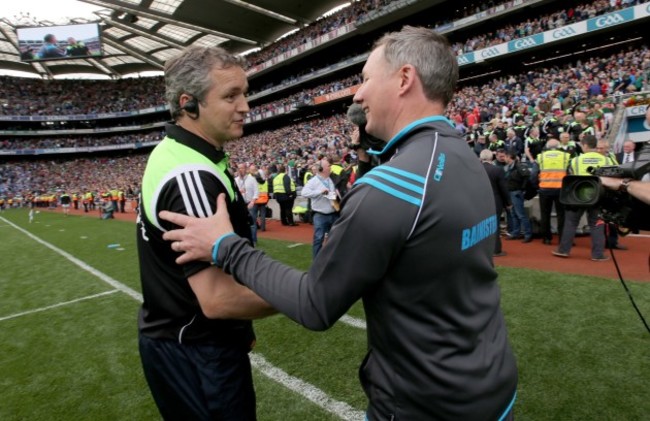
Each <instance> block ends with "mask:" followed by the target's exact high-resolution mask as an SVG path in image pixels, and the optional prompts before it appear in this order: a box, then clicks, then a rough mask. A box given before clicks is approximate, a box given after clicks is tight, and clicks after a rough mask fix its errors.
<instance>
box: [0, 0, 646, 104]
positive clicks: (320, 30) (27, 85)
mask: <svg viewBox="0 0 650 421" xmlns="http://www.w3.org/2000/svg"><path fill="white" fill-rule="evenodd" d="M395 2H396V1H395V0H392V1H391V0H362V1H359V2H355V3H353V5H352V6H351V7H348V8H345V9H343V10H341V11H339V12H337V13H335V14H332V15H331V16H329V17H326V18H323V19H320V20H318V21H316V22H314V23H313V24H312V25H310V26H308V27H306V28H303V29H301V30H299V31H297V32H295V33H293V34H292V35H290V36H288V37H285V38H284V39H282V40H280V41H278V42H275V43H273V44H272V45H270V46H269V47H267V48H265V49H263V50H261V51H259V52H257V53H253V54H250V55H248V56H247V57H246V59H247V60H248V62H249V63H250V64H251V65H254V64H259V63H262V62H264V61H267V60H268V59H269V58H270V57H274V56H277V55H278V54H280V53H282V52H286V51H289V50H291V49H293V48H295V47H297V46H298V45H301V44H304V43H306V42H307V41H309V40H312V39H314V38H317V37H318V36H321V35H323V34H325V33H328V32H331V31H332V30H334V29H336V28H338V27H340V26H342V25H345V24H347V23H351V22H355V21H357V20H359V19H361V17H363V16H364V15H365V14H367V13H368V12H369V11H370V10H376V9H378V8H381V7H386V6H388V5H390V4H391V3H395ZM510 3H512V1H510V2H488V3H480V4H479V5H476V6H474V5H473V4H472V5H470V6H468V7H466V8H463V9H462V10H458V11H457V12H456V14H457V17H458V18H461V17H463V16H467V15H469V14H470V13H472V12H474V11H475V12H476V13H479V12H482V11H489V12H492V13H495V12H496V11H498V10H500V9H499V8H498V6H501V5H508V4H510ZM637 3H643V1H641V0H596V1H592V2H585V3H579V4H577V5H575V6H572V7H568V8H564V9H560V10H557V11H555V12H553V13H550V14H547V15H543V16H540V17H538V18H534V19H527V20H526V21H524V22H520V23H518V24H510V25H506V26H504V27H502V28H500V29H498V30H495V31H489V32H487V33H484V34H481V35H479V36H475V37H470V38H469V39H465V40H462V41H453V39H454V33H451V34H450V37H451V39H452V47H453V48H454V49H455V50H456V51H457V53H458V54H463V53H466V52H470V51H475V50H477V49H480V48H485V47H488V46H491V45H496V44H499V43H502V42H507V41H509V40H512V39H516V38H521V37H525V36H528V35H532V34H535V33H539V32H542V31H545V30H548V29H552V28H556V27H558V26H562V25H567V24H571V23H574V22H578V21H581V20H585V19H589V18H591V17H594V16H598V15H601V14H604V13H608V12H611V11H614V10H619V9H621V8H625V7H630V6H632V5H634V4H637ZM445 22H446V21H442V20H441V21H439V22H435V23H433V24H431V25H430V26H431V27H437V26H440V25H441V24H444V23H445ZM312 70H313V69H312ZM301 74H304V72H302V73H300V72H299V73H297V74H295V75H292V76H290V77H288V78H287V79H285V80H283V81H280V82H279V83H278V84H276V86H277V85H282V84H287V83H291V81H292V80H295V78H296V77H298V76H300V75H301ZM0 84H1V85H2V86H3V87H6V91H5V92H6V93H5V98H3V101H2V103H1V104H0V115H9V116H13V115H71V114H73V115H74V114H101V113H113V112H124V111H134V110H140V109H144V108H150V107H159V106H163V105H164V104H165V100H164V95H163V94H162V92H164V89H163V81H162V78H161V77H151V78H137V79H121V80H114V81H102V83H101V84H98V83H95V82H94V81H84V80H74V81H72V80H50V81H42V80H30V79H24V78H11V77H5V76H0ZM352 84H354V77H350V78H346V79H344V80H341V81H336V82H332V83H328V84H324V85H320V86H317V87H315V88H310V89H308V90H306V91H303V92H299V93H296V94H293V95H291V96H290V97H288V98H283V99H281V100H278V101H274V102H271V103H266V104H262V105H258V106H256V107H253V108H254V109H253V110H252V111H251V115H255V114H261V113H264V112H267V111H274V110H281V109H284V108H285V107H286V106H287V105H291V104H295V103H301V102H305V101H309V99H310V98H311V97H313V96H314V94H316V95H319V94H321V95H322V94H323V93H327V92H333V91H335V90H337V89H339V88H341V87H346V86H350V85H352ZM44 85H45V86H44ZM268 88H269V86H265V87H264V89H268ZM25 98H30V100H29V101H27V100H26V99H25Z"/></svg>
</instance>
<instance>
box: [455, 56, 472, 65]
mask: <svg viewBox="0 0 650 421" xmlns="http://www.w3.org/2000/svg"><path fill="white" fill-rule="evenodd" d="M469 63H470V61H469V59H468V58H467V56H465V55H464V54H463V55H462V56H458V65H459V66H464V65H465V64H469Z"/></svg>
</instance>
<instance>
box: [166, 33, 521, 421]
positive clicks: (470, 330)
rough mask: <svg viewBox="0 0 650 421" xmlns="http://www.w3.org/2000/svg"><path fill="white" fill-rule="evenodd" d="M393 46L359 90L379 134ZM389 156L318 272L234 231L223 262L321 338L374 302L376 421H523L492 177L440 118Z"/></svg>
mask: <svg viewBox="0 0 650 421" xmlns="http://www.w3.org/2000/svg"><path fill="white" fill-rule="evenodd" d="M405 31H406V33H405ZM409 31H410V32H409ZM422 31H426V33H423V32H422ZM428 33H431V34H434V33H433V32H431V31H430V30H426V29H424V28H410V29H409V28H405V29H404V30H402V31H401V32H400V33H397V37H398V38H399V36H400V35H402V34H404V35H405V36H404V39H407V40H408V39H409V36H411V37H412V36H415V37H418V36H420V37H424V38H426V39H427V40H428V37H430V36H431V35H429V34H428ZM391 35H392V34H389V35H388V36H389V37H390V36H391ZM434 35H435V37H434V38H435V40H436V41H438V37H439V38H441V37H440V36H438V35H437V34H434ZM380 42H381V41H380ZM388 48H389V47H388V46H387V45H386V44H383V45H381V44H380V47H378V48H376V49H375V50H374V52H373V53H372V54H373V55H374V54H375V52H377V53H378V55H375V56H373V55H371V57H370V58H369V59H368V63H367V65H366V67H364V85H365V84H367V90H366V91H364V87H362V88H361V89H360V91H359V93H358V94H357V96H355V101H359V102H361V103H362V105H364V104H367V108H368V111H367V113H368V116H369V119H368V125H367V130H368V131H369V132H371V130H370V129H373V130H375V131H376V132H378V133H381V128H380V127H379V126H378V125H379V124H383V121H378V120H372V113H373V112H374V111H373V110H378V109H379V107H381V106H382V105H383V104H379V103H374V102H373V101H372V97H373V96H372V92H373V91H372V89H383V88H380V87H374V88H373V83H379V82H380V81H381V77H380V76H378V75H377V74H376V73H374V72H373V69H374V67H373V66H375V67H376V66H378V64H377V63H379V64H381V63H382V62H381V60H382V57H381V54H382V53H383V50H384V49H388ZM385 54H386V55H388V52H386V53H385ZM452 57H453V56H452ZM382 74H383V73H382ZM383 77H393V76H383ZM397 77H401V76H399V75H398V76H397ZM408 77H412V74H411V76H406V75H405V76H403V78H404V79H406V78H408ZM375 78H376V79H379V80H377V81H376V82H373V80H374V79H375ZM366 79H367V81H365V80H366ZM411 82H412V81H411ZM411 82H407V83H411ZM389 83H390V81H389ZM382 85H385V83H384V82H383V81H382ZM396 89H397V88H396ZM399 89H401V88H399ZM366 101H367V103H366ZM375 118H376V117H375ZM379 155H380V158H381V159H382V162H383V164H382V165H379V166H377V167H375V168H374V169H372V170H371V171H370V172H368V173H367V174H365V175H364V176H363V177H362V178H361V179H359V180H358V181H357V183H356V185H355V187H354V188H353V189H352V190H351V191H350V192H349V193H348V195H347V196H346V197H345V199H344V201H343V203H342V210H341V217H340V219H339V220H338V222H337V223H336V224H335V225H334V227H333V228H332V230H331V232H330V236H329V241H328V243H327V244H326V245H325V246H324V247H323V248H322V249H321V251H320V253H319V254H318V256H317V257H316V258H315V260H314V262H313V265H312V267H311V269H310V270H309V271H308V272H307V273H302V272H299V271H297V270H295V269H292V268H290V267H289V266H286V265H283V264H281V263H278V262H276V261H274V260H272V259H270V258H269V257H267V256H265V255H264V254H263V252H261V251H259V250H255V249H253V248H252V247H250V246H249V245H248V243H247V241H246V240H244V239H240V238H239V237H237V236H235V235H231V234H225V235H220V236H219V238H218V239H217V241H216V244H215V248H216V250H215V251H216V259H215V263H216V265H217V266H219V267H222V268H223V269H224V270H225V271H226V272H227V273H231V274H233V276H234V278H235V279H236V280H237V281H238V282H240V283H242V284H244V285H246V286H248V287H249V288H251V289H252V290H253V291H254V292H256V293H257V294H258V295H259V296H260V297H262V298H263V299H264V300H266V301H267V302H268V303H269V304H271V305H272V306H273V307H274V308H275V309H276V310H278V311H279V312H281V313H284V314H285V315H287V316H288V317H290V318H291V319H293V320H295V321H296V322H298V323H300V324H302V325H304V326H305V327H307V328H309V329H313V330H323V329H327V328H329V327H330V326H332V324H334V323H335V322H336V321H337V320H338V319H339V318H340V317H341V316H343V315H344V314H345V312H346V311H347V310H348V309H349V308H350V306H352V305H353V304H354V303H355V302H356V301H357V300H358V299H359V298H361V299H362V300H363V305H364V308H365V312H366V320H367V329H368V354H367V356H366V358H365V360H364V362H363V364H362V367H361V369H360V378H361V383H362V385H363V388H364V390H365V392H366V395H367V396H368V399H369V406H368V409H367V418H368V419H369V420H371V421H374V420H407V421H412V420H416V421H419V420H423V421H424V420H436V419H455V420H503V419H510V418H512V406H513V403H514V399H515V395H516V388H517V368H516V363H515V358H514V355H513V353H512V350H511V348H510V345H509V343H508V337H507V331H506V327H505V323H504V319H503V315H502V313H501V310H500V308H499V300H500V292H499V287H498V284H497V282H496V278H497V274H496V272H495V270H494V267H493V263H492V252H493V250H494V242H495V236H496V235H497V234H498V219H497V216H496V211H495V204H494V198H493V195H492V190H491V187H490V183H489V180H488V178H487V175H486V173H485V170H484V169H483V168H482V166H481V164H480V162H479V161H478V160H477V159H476V156H475V155H474V154H473V152H472V151H471V150H469V149H468V148H467V145H466V144H465V142H463V141H462V140H461V138H460V137H459V135H458V133H457V132H456V130H455V129H454V127H453V124H451V122H449V120H447V119H446V118H444V117H442V116H440V115H430V116H425V117H422V118H419V119H416V120H412V121H411V122H410V124H408V125H405V126H402V129H401V130H400V131H399V132H397V133H396V134H394V135H393V136H392V137H390V141H389V142H388V143H387V144H386V146H385V148H384V149H383V150H382V151H380V152H379ZM177 222H180V221H178V220H177ZM181 225H186V224H185V223H181ZM186 231H187V230H186ZM224 232H226V231H224ZM215 233H216V231H215ZM214 238H216V237H213V238H212V240H214ZM171 239H180V237H177V238H171ZM182 240H183V243H185V242H186V240H187V238H183V239H182ZM187 242H188V243H189V241H187ZM177 250H179V251H180V250H181V247H180V246H179V247H178V248H177ZM183 250H185V249H184V248H183Z"/></svg>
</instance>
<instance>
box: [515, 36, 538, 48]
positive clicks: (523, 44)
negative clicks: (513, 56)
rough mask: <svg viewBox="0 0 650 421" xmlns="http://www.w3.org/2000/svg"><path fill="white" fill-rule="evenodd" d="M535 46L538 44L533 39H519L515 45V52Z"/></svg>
mask: <svg viewBox="0 0 650 421" xmlns="http://www.w3.org/2000/svg"><path fill="white" fill-rule="evenodd" d="M535 45H537V43H536V42H535V40H534V39H533V38H524V39H518V40H517V41H515V43H514V44H513V46H514V47H515V50H523V49H524V48H530V47H534V46H535Z"/></svg>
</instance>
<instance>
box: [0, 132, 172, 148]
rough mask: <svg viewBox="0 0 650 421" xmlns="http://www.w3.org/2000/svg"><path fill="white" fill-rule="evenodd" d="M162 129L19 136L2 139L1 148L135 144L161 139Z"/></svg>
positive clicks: (88, 146)
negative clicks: (133, 131) (84, 134)
mask: <svg viewBox="0 0 650 421" xmlns="http://www.w3.org/2000/svg"><path fill="white" fill-rule="evenodd" d="M163 135H164V131H162V130H154V131H147V132H137V133H118V134H108V135H102V136H97V135H87V136H57V137H28V138H24V137H19V138H17V139H12V140H8V139H4V140H0V150H21V149H58V148H92V147H101V146H106V145H134V144H136V143H146V142H153V141H157V140H160V139H161V137H162V136H163Z"/></svg>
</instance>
